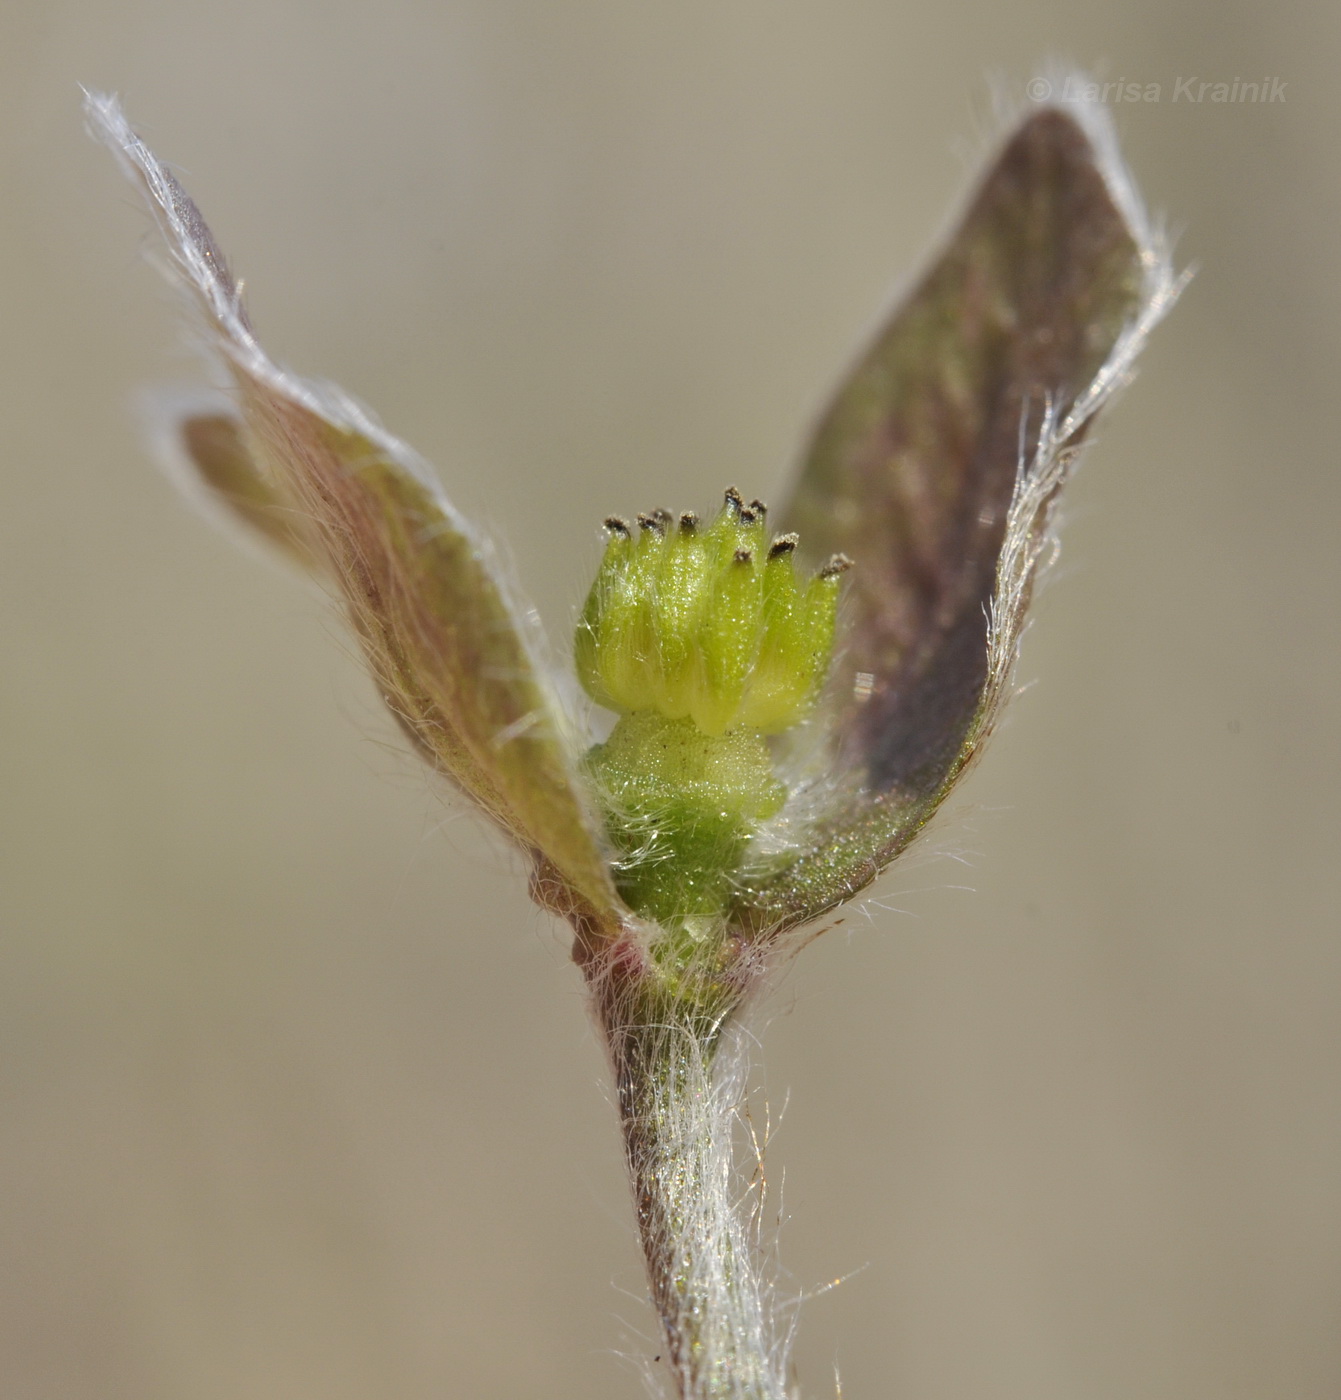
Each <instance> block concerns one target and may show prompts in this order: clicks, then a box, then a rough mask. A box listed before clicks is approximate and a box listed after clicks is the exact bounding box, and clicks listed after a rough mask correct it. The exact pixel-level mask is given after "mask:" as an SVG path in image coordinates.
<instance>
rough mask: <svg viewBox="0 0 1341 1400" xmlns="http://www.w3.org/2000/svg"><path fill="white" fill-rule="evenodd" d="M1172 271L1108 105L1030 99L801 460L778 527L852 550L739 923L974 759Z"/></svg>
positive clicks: (796, 905) (893, 824) (935, 793)
mask: <svg viewBox="0 0 1341 1400" xmlns="http://www.w3.org/2000/svg"><path fill="white" fill-rule="evenodd" d="M1177 290H1178V283H1177V282H1176V280H1175V279H1174V277H1173V274H1172V271H1171V269H1170V266H1169V262H1168V259H1167V257H1166V255H1165V254H1164V252H1163V250H1162V248H1161V246H1160V245H1159V243H1158V240H1157V239H1156V238H1155V237H1154V236H1153V235H1152V233H1151V231H1150V227H1149V224H1148V221H1147V219H1146V217H1145V215H1144V212H1143V211H1142V209H1141V206H1140V203H1139V200H1138V198H1137V196H1136V194H1135V192H1134V189H1133V187H1132V185H1131V182H1130V180H1129V178H1128V176H1127V174H1126V172H1125V170H1124V169H1123V167H1122V165H1121V163H1120V160H1119V158H1118V155H1117V151H1116V145H1115V142H1114V140H1113V137H1112V134H1111V131H1110V129H1109V127H1108V125H1107V123H1106V119H1105V117H1104V115H1103V114H1102V113H1101V112H1099V111H1097V110H1095V109H1083V110H1082V109H1077V110H1076V111H1074V112H1073V111H1071V110H1067V109H1062V108H1058V107H1043V108H1039V109H1036V110H1033V111H1031V112H1030V113H1029V114H1028V115H1027V116H1026V117H1025V118H1024V119H1023V120H1022V121H1021V122H1020V123H1019V125H1018V126H1017V127H1016V129H1015V130H1014V131H1013V132H1012V134H1011V135H1010V136H1009V138H1008V139H1007V141H1006V143H1005V145H1004V147H1003V148H1002V150H1001V151H1000V153H999V155H998V156H997V158H996V160H995V162H994V164H993V165H992V166H991V168H990V169H989V171H988V172H987V174H986V176H985V177H984V178H983V180H982V183H981V185H980V186H979V188H978V190H977V193H976V194H975V196H974V197H973V199H972V202H971V203H970V205H969V208H968V210H967V212H966V214H965V215H964V218H963V220H962V222H961V223H960V225H959V227H958V229H957V231H956V232H955V233H954V235H953V236H952V237H951V239H950V241H949V244H948V246H947V247H946V248H945V250H944V251H943V252H942V253H941V254H940V256H939V257H938V258H937V260H936V261H935V263H934V264H933V265H932V267H931V269H930V271H929V272H927V273H926V275H925V276H924V277H923V278H922V279H921V281H920V282H919V283H918V284H917V285H916V287H915V288H914V290H913V291H912V293H911V294H910V295H909V296H908V297H907V299H906V300H905V301H904V303H903V304H902V306H901V307H900V308H899V309H898V311H897V312H896V314H895V315H894V317H893V318H892V320H891V321H890V322H889V323H888V324H887V325H886V326H885V328H884V329H883V330H882V331H881V332H880V333H879V335H878V336H877V337H876V340H875V342H874V344H873V345H871V346H870V348H869V349H868V350H867V351H866V353H865V354H864V355H863V356H862V358H861V359H860V360H859V361H858V363H857V365H856V366H855V368H854V369H853V370H852V372H851V373H850V375H849V376H848V377H847V379H846V380H845V381H844V382H843V384H842V386H841V387H840V389H839V390H838V392H837V394H836V396H835V398H834V400H833V401H832V403H831V404H830V406H829V408H828V409H827V411H826V412H825V413H824V414H823V416H822V418H821V420H820V422H819V425H818V427H817V429H816V430H815V433H814V435H813V437H812V439H811V442H810V445H809V448H808V450H807V453H806V455H805V461H804V466H803V470H802V474H801V477H800V480H799V482H798V485H797V488H796V494H795V498H794V500H793V501H792V503H791V505H790V507H789V509H788V510H787V511H786V513H785V515H786V518H785V522H784V528H787V529H794V530H796V531H797V532H798V533H799V535H800V537H801V540H802V543H803V546H804V547H805V548H806V549H807V550H808V551H813V554H814V557H816V558H820V557H823V556H824V555H826V554H828V553H830V552H832V551H837V550H841V551H843V552H844V553H846V554H848V555H850V556H851V557H852V559H853V560H854V561H855V568H854V569H853V570H852V573H851V574H850V575H849V580H850V581H849V585H848V598H847V600H846V602H845V605H844V611H845V614H846V622H845V629H846V630H845V632H844V634H843V639H842V642H841V644H840V645H841V651H840V657H839V660H838V663H837V665H836V666H835V669H834V675H833V679H832V681H831V684H830V687H829V691H828V709H827V719H828V722H829V724H830V725H831V726H832V728H831V733H832V736H833V745H834V747H833V763H832V769H831V773H832V777H831V780H830V788H829V791H828V794H827V799H825V800H822V801H821V802H820V803H819V806H820V809H821V815H820V817H819V818H818V820H813V819H812V821H811V823H810V824H809V825H808V826H807V828H806V832H805V835H804V837H803V838H802V840H801V842H800V846H801V848H802V850H803V851H805V853H804V854H802V855H800V856H799V857H797V858H795V859H793V860H792V861H791V862H790V864H787V865H785V866H784V868H782V869H781V870H778V869H777V868H776V866H775V867H774V868H773V869H772V870H771V871H770V870H767V869H763V870H761V871H760V872H759V873H758V874H757V876H756V877H755V878H754V879H752V880H751V881H749V882H748V883H747V885H746V887H745V888H744V889H743V890H742V892H741V899H740V905H739V908H738V911H737V915H736V917H737V919H738V921H739V922H740V923H741V924H743V925H745V926H747V927H750V928H754V929H763V928H774V929H776V928H780V927H786V926H790V925H793V924H796V923H799V922H802V921H804V920H806V919H809V918H813V917H814V916H815V915H816V914H818V913H821V912H823V910H825V909H826V908H829V907H832V906H833V905H834V904H837V903H839V902H841V901H842V900H843V899H845V898H847V897H848V896H850V895H851V894H853V893H855V892H856V891H857V890H858V889H860V888H861V887H862V886H863V885H865V884H867V883H869V882H870V881H871V880H872V879H874V877H875V876H876V875H877V874H878V873H879V871H880V870H881V869H882V868H883V867H884V865H885V864H887V863H888V862H889V861H890V860H892V859H893V857H894V856H895V855H897V854H898V852H899V851H900V850H902V849H903V847H904V846H906V845H907V844H908V842H909V841H910V840H911V839H912V838H913V837H914V836H915V835H916V834H917V832H918V831H919V830H920V829H921V828H922V826H924V825H925V823H926V822H927V820H928V819H929V818H930V816H931V814H932V813H933V812H934V811H935V809H936V807H937V806H938V805H939V803H940V802H941V800H942V799H943V798H944V796H945V794H946V793H947V791H948V790H949V787H950V785H951V784H952V783H953V782H954V780H955V779H956V778H957V777H958V775H959V774H960V773H961V772H962V771H963V769H964V767H965V766H966V764H967V763H968V762H969V761H970V760H971V759H972V758H973V756H974V754H975V753H976V751H977V749H978V747H979V745H980V744H981V742H982V740H983V738H984V737H985V735H986V733H987V731H988V729H989V728H990V725H991V722H992V719H993V717H994V715H995V713H996V711H997V708H998V707H999V705H1000V703H1001V701H1002V699H1003V698H1004V696H1005V694H1006V691H1007V689H1008V686H1009V678H1010V673H1011V669H1012V664H1013V661H1014V657H1015V653H1016V649H1017V645H1018V641H1019V636H1020V631H1021V627H1022V623H1023V619H1024V615H1025V612H1026V610H1027V608H1028V604H1029V600H1030V595H1031V591H1032V586H1033V582H1034V577H1035V572H1036V568H1037V565H1038V563H1039V560H1040V558H1041V556H1042V555H1043V554H1044V552H1045V551H1046V550H1047V549H1048V548H1049V544H1050V535H1049V525H1050V516H1051V512H1052V507H1053V503H1054V501H1055V498H1056V494H1057V491H1058V490H1059V488H1060V487H1061V485H1062V483H1063V481H1064V480H1065V478H1066V475H1067V470H1068V467H1069V465H1070V463H1071V461H1072V460H1073V458H1074V455H1075V452H1076V450H1077V449H1078V447H1079V446H1080V444H1081V441H1082V439H1083V438H1084V436H1085V433H1086V431H1087V429H1088V427H1089V424H1090V422H1091V420H1092V418H1093V416H1094V414H1095V412H1096V411H1097V410H1098V409H1099V408H1100V407H1101V406H1102V405H1103V403H1104V402H1105V401H1106V400H1107V399H1108V398H1109V397H1110V395H1111V394H1112V392H1113V390H1114V389H1115V388H1116V387H1118V386H1119V385H1120V384H1121V383H1122V382H1124V380H1125V379H1126V378H1127V377H1128V375H1129V373H1130V370H1131V367H1132V362H1133V360H1134V358H1135V356H1136V353H1137V351H1138V350H1139V349H1140V347H1141V344H1142V342H1143V341H1144V339H1145V336H1146V334H1147V333H1148V331H1149V329H1150V328H1151V326H1152V325H1153V324H1154V323H1155V321H1157V320H1158V319H1159V317H1160V316H1161V315H1162V314H1163V313H1164V311H1165V310H1167V308H1168V306H1169V305H1170V304H1171V302H1172V300H1173V298H1174V296H1175V295H1176V293H1177ZM808 801H809V802H810V803H811V804H812V809H813V805H814V804H815V801H816V799H815V797H814V795H813V794H811V796H810V797H809V798H808Z"/></svg>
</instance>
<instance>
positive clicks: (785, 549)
mask: <svg viewBox="0 0 1341 1400" xmlns="http://www.w3.org/2000/svg"><path fill="white" fill-rule="evenodd" d="M800 543H801V537H800V536H799V535H775V536H774V537H773V543H772V544H771V545H769V546H768V557H769V558H770V559H781V558H782V556H783V555H784V554H790V553H791V552H792V551H793V550H794V549H795V548H796V546H797V545H798V544H800Z"/></svg>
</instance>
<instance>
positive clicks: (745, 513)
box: [740, 506, 758, 525]
mask: <svg viewBox="0 0 1341 1400" xmlns="http://www.w3.org/2000/svg"><path fill="white" fill-rule="evenodd" d="M757 519H758V517H757V516H756V515H755V513H754V512H753V511H752V510H750V509H749V508H748V507H747V506H742V507H741V511H740V523H741V524H742V525H753V524H754V522H755V520H757Z"/></svg>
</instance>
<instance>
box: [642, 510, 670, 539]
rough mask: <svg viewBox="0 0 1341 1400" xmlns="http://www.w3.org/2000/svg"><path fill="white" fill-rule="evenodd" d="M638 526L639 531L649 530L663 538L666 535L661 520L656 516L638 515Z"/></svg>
mask: <svg viewBox="0 0 1341 1400" xmlns="http://www.w3.org/2000/svg"><path fill="white" fill-rule="evenodd" d="M638 526H639V528H640V529H643V530H651V531H653V532H654V533H656V534H658V535H662V536H664V535H665V533H666V527H665V525H664V524H662V522H661V520H660V519H659V518H658V517H657V516H656V515H640V516H639V517H638Z"/></svg>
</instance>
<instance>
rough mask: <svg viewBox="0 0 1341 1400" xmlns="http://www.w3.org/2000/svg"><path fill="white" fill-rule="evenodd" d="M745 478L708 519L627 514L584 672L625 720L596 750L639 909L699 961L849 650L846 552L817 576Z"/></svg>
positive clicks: (604, 582) (581, 647) (590, 764)
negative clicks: (790, 752)
mask: <svg viewBox="0 0 1341 1400" xmlns="http://www.w3.org/2000/svg"><path fill="white" fill-rule="evenodd" d="M766 515H767V510H766V507H765V506H764V504H763V502H762V501H752V502H751V503H750V504H749V505H748V506H747V505H746V504H745V503H744V501H743V500H742V499H741V496H740V493H739V492H738V491H737V490H736V489H735V488H734V487H732V488H731V489H730V490H728V491H727V493H726V501H725V505H724V506H723V509H722V511H721V513H720V514H719V515H718V516H717V518H716V519H715V520H714V521H713V522H712V524H711V525H709V526H708V527H707V528H706V529H705V528H702V527H700V525H699V521H698V518H697V516H695V515H693V514H690V513H686V514H684V515H682V516H680V518H679V520H678V522H677V521H674V520H673V518H672V517H671V516H670V514H669V513H668V512H666V511H656V512H653V513H652V514H651V515H643V516H639V517H638V532H637V534H636V535H635V534H634V530H633V528H632V527H630V526H629V525H628V524H627V523H626V522H625V521H623V520H620V519H618V518H616V517H611V518H610V519H608V520H607V521H606V522H605V525H606V529H607V530H608V531H609V535H610V538H609V541H608V543H607V545H606V550H605V557H604V559H603V560H602V561H601V566H600V569H599V571H598V572H597V575H596V581H595V583H594V584H593V585H592V588H591V593H590V595H589V596H588V598H587V603H586V607H585V608H584V609H583V613H582V619H581V622H580V623H579V624H578V629H577V638H576V646H575V649H576V654H577V669H578V675H579V676H580V678H581V680H582V684H583V685H584V686H585V687H586V690H587V693H588V694H589V695H590V696H591V697H592V699H594V700H596V701H597V702H598V703H600V704H602V705H605V706H607V707H608V708H610V709H614V710H618V711H621V712H622V714H623V718H622V719H621V720H620V721H619V723H618V724H617V725H616V726H615V729H614V732H613V733H612V734H611V736H610V738H609V740H608V741H607V742H606V743H604V744H598V745H597V746H596V747H595V748H593V749H592V750H591V752H590V753H589V754H588V756H587V771H588V773H589V774H590V775H591V777H592V778H593V780H594V782H595V786H596V789H597V793H598V795H599V797H600V800H601V805H602V807H603V809H604V812H605V816H606V826H607V830H608V832H609V834H610V837H611V840H612V841H613V843H614V845H615V847H616V850H617V851H618V853H619V857H620V858H619V860H618V862H617V864H616V868H615V876H616V885H617V887H618V889H619V892H620V894H621V895H622V896H623V898H624V899H625V900H626V901H627V902H628V904H629V905H630V907H632V908H634V909H636V910H638V912H639V913H641V914H643V915H644V916H645V917H648V918H651V919H655V920H656V921H657V922H658V923H660V924H661V925H662V926H663V927H664V928H666V929H667V930H669V931H670V937H669V939H668V940H666V941H665V942H664V943H663V944H662V945H661V946H660V949H659V952H658V955H659V956H662V957H663V958H666V959H667V960H668V961H672V962H674V961H683V960H684V959H686V958H688V957H690V956H692V955H693V953H694V951H695V949H696V947H697V945H698V944H699V942H700V941H701V940H702V939H703V938H706V937H707V936H708V935H709V934H710V933H711V932H712V931H713V930H715V929H716V928H717V926H718V923H719V921H720V917H721V915H722V913H723V912H724V910H725V908H726V906H727V904H728V902H729V898H730V894H731V888H732V877H733V875H734V873H735V872H736V871H738V870H739V869H740V867H741V863H742V860H743V858H744V855H745V852H746V849H747V847H748V845H749V842H750V840H751V839H752V837H753V835H754V833H755V832H756V831H757V829H758V827H759V824H760V823H761V822H763V821H766V820H767V819H768V818H769V817H771V816H773V815H774V814H775V813H776V812H777V811H778V810H779V809H780V808H781V806H782V804H783V801H784V800H785V797H786V787H785V785H784V784H783V783H781V782H780V781H779V780H778V778H777V777H776V775H775V774H774V772H773V764H772V759H771V756H770V754H769V751H768V747H767V745H766V743H765V742H764V736H765V735H766V734H779V733H781V732H782V731H784V730H786V729H790V728H791V727H792V726H793V725H795V724H797V723H798V722H800V721H801V720H802V719H804V718H805V717H806V715H807V714H808V713H809V711H810V709H811V706H812V705H813V704H814V700H815V696H816V694H817V693H818V691H819V688H820V686H821V685H822V684H823V682H824V678H825V676H826V674H827V672H828V668H829V660H830V656H831V654H832V652H833V639H834V619H835V615H836V612H837V608H838V587H839V585H838V580H839V576H840V575H841V574H842V572H843V571H844V570H845V569H846V568H847V566H848V561H847V560H846V559H845V558H844V557H843V556H841V555H839V556H835V558H834V559H833V560H832V561H831V562H830V563H829V564H828V565H827V566H826V567H825V568H824V569H822V570H821V571H820V572H819V573H818V574H817V575H816V576H815V577H814V578H812V579H810V580H808V581H807V582H805V583H804V584H803V583H802V582H801V581H800V580H799V579H798V578H797V577H796V569H795V564H794V555H795V551H796V544H797V539H796V536H795V535H781V536H779V537H777V538H776V539H774V540H773V542H772V544H771V545H770V544H768V542H767V534H766V529H765V519H766Z"/></svg>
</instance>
